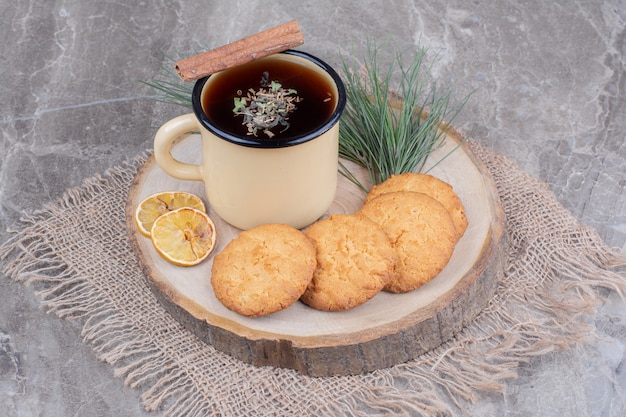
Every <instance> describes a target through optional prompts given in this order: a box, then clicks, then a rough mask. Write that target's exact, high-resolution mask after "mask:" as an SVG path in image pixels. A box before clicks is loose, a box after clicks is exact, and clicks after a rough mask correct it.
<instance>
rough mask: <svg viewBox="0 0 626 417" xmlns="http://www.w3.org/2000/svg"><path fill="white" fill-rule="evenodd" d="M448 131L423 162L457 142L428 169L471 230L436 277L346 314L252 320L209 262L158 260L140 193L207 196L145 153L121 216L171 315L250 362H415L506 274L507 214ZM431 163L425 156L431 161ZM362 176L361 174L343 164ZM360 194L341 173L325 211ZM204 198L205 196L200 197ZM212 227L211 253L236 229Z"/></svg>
mask: <svg viewBox="0 0 626 417" xmlns="http://www.w3.org/2000/svg"><path fill="white" fill-rule="evenodd" d="M199 141H200V139H199V136H197V135H191V136H190V137H187V138H186V139H184V140H182V141H181V142H179V143H178V144H177V145H175V147H174V150H173V153H174V155H175V157H177V158H179V159H181V160H184V161H186V162H190V163H198V162H199V161H198V160H197V159H196V158H198V156H197V155H198V154H199V153H198V152H197V149H198V147H199V146H200V142H199ZM461 142H462V138H461V136H460V135H459V134H458V133H457V132H455V131H454V130H451V131H450V132H449V134H448V137H447V139H446V144H445V146H444V147H443V148H442V149H440V150H438V151H437V152H436V153H434V154H433V155H432V156H431V160H429V162H428V164H427V166H430V165H434V163H435V162H436V161H438V160H439V159H440V158H441V157H442V156H443V155H446V154H447V153H448V152H449V151H450V150H452V149H454V147H456V146H458V145H459V144H460V147H459V148H458V149H457V150H456V151H455V152H454V153H452V155H451V156H450V157H448V158H447V159H446V160H445V161H444V162H442V163H441V164H438V165H437V166H435V167H434V168H433V170H432V171H430V172H429V173H430V174H432V175H434V176H436V177H438V178H441V179H442V180H444V181H446V182H449V183H450V184H451V185H452V186H453V187H454V189H455V191H456V192H457V194H458V195H459V197H460V198H461V201H462V202H463V204H464V206H465V209H466V213H467V217H468V220H469V227H468V229H467V231H466V233H465V236H464V237H463V238H462V239H461V240H460V241H459V243H458V244H457V247H456V249H455V252H454V254H453V256H452V259H451V260H450V263H449V264H448V266H447V267H446V268H445V269H444V270H443V271H442V272H441V274H439V276H437V277H436V278H435V279H434V280H433V281H431V282H430V283H428V284H426V285H424V286H423V287H421V288H419V289H417V290H415V291H412V292H410V293H407V294H389V293H380V294H378V295H377V296H375V297H374V298H373V299H372V300H370V301H368V302H367V303H365V304H364V305H362V306H359V307H357V308H355V309H352V310H349V311H345V312H321V311H317V310H314V309H311V308H309V307H307V306H305V305H304V304H303V303H301V302H297V303H296V304H294V305H293V306H291V307H289V308H288V309H286V310H283V311H281V312H278V313H274V314H271V315H269V316H266V317H260V318H255V319H250V318H247V317H243V316H239V315H238V314H236V313H234V312H232V311H230V310H227V309H226V308H225V307H224V306H223V305H221V304H220V303H219V301H218V300H217V299H216V298H215V296H214V294H213V293H212V288H211V284H210V271H211V264H212V258H210V259H209V260H207V261H206V262H205V263H203V264H201V265H199V266H196V267H193V268H181V267H176V266H173V265H170V264H168V263H167V262H165V261H164V260H162V259H161V258H160V257H159V256H158V254H156V252H155V251H154V249H153V248H152V247H151V242H150V241H149V239H147V238H145V237H143V236H142V235H141V234H140V233H139V232H138V231H137V230H136V227H135V226H134V219H133V215H134V210H135V207H136V206H137V204H138V203H139V202H140V201H141V200H142V199H143V198H145V197H146V196H148V195H150V194H152V193H154V192H157V191H166V190H184V191H189V192H193V193H196V194H198V195H200V196H201V197H203V198H204V195H205V193H204V187H203V184H202V183H199V182H190V181H179V180H176V179H174V178H171V177H169V176H167V175H166V174H165V173H163V171H161V169H160V168H159V167H158V166H157V165H156V163H155V161H154V159H153V158H150V159H149V160H148V161H147V162H146V163H145V164H144V166H143V167H142V168H141V170H140V172H139V173H138V175H137V177H136V179H135V181H134V184H133V186H132V188H131V192H130V194H129V198H128V203H127V208H126V213H127V229H128V234H129V237H130V241H131V244H132V247H133V249H134V251H135V252H136V255H137V257H138V259H139V262H140V264H141V266H142V268H143V270H144V272H145V274H146V281H147V282H148V285H149V286H150V287H151V288H152V290H153V292H154V294H155V295H156V297H157V298H158V299H159V300H160V302H161V303H162V304H163V305H164V307H165V308H166V309H167V310H168V311H169V312H170V313H171V314H172V316H173V317H174V318H175V319H176V320H178V321H179V322H180V323H182V324H183V325H185V326H186V327H187V328H188V329H189V330H190V331H191V332H193V333H194V334H196V335H197V336H198V337H199V338H200V339H201V340H203V341H204V342H206V343H208V344H211V345H212V346H214V347H215V348H216V349H218V350H220V351H222V352H225V353H227V354H229V355H231V356H233V357H236V358H238V359H240V360H242V361H244V362H247V363H250V364H254V365H257V366H266V365H268V366H276V367H282V368H292V369H295V370H297V371H299V372H301V373H303V374H306V375H312V376H331V375H350V374H359V373H363V372H368V371H372V370H375V369H380V368H384V367H389V366H393V365H395V364H398V363H402V362H406V361H408V360H411V359H414V358H416V357H418V356H419V355H421V354H423V353H424V352H427V351H429V350H431V349H434V348H436V347H437V346H439V345H441V344H442V343H444V342H445V341H447V340H448V339H450V338H451V337H452V336H454V335H455V334H456V333H458V332H459V331H460V330H461V329H462V328H463V327H464V326H466V325H467V324H468V323H470V322H471V321H472V320H474V318H475V317H476V316H477V315H478V314H479V313H480V311H481V310H482V309H483V308H484V307H485V305H486V304H487V302H488V301H489V299H490V298H491V297H492V295H493V294H494V292H495V289H496V287H497V283H498V279H499V277H501V276H502V275H503V271H504V267H505V261H506V238H505V232H504V223H505V219H504V215H503V212H502V210H501V207H500V204H499V201H498V195H497V191H496V189H495V185H494V183H493V181H492V180H491V178H490V177H489V174H488V172H487V170H486V168H485V167H484V166H483V165H482V163H481V162H480V161H479V160H478V159H477V158H476V157H475V155H473V154H472V152H471V151H470V150H469V148H468V147H467V146H465V145H464V144H462V143H461ZM431 161H432V162H431ZM347 165H348V166H349V167H350V169H351V171H352V172H353V173H355V175H356V176H357V177H359V178H360V179H361V180H363V181H365V180H366V177H367V175H366V172H364V170H363V169H362V168H360V167H357V166H356V165H352V164H349V163H347ZM364 197H365V196H364V195H363V193H362V192H360V191H359V190H358V189H357V187H356V186H354V185H353V184H352V183H350V182H349V181H348V180H346V179H345V178H344V177H342V176H339V181H338V188H337V196H336V198H335V201H334V202H333V205H332V206H331V207H330V209H329V210H328V213H327V215H329V214H332V213H349V212H354V211H356V210H357V209H358V208H359V207H360V206H361V204H362V202H363V199H364ZM205 203H206V201H205ZM209 215H210V216H211V217H212V218H213V220H214V221H215V223H216V229H217V234H218V244H217V247H216V249H215V252H214V253H219V252H220V251H221V250H222V249H223V247H224V246H225V245H226V244H227V243H228V242H229V241H230V240H231V239H232V238H234V237H235V236H236V235H237V233H238V231H239V230H238V229H235V228H233V227H231V226H229V225H228V224H226V223H224V222H223V221H221V219H220V218H219V217H218V216H217V215H216V214H215V213H212V212H211V210H210V208H209Z"/></svg>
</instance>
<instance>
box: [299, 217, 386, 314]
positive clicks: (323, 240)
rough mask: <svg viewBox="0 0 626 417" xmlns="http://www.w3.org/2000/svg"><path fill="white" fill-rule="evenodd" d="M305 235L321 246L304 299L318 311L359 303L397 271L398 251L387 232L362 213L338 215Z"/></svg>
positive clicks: (347, 307)
mask: <svg viewBox="0 0 626 417" xmlns="http://www.w3.org/2000/svg"><path fill="white" fill-rule="evenodd" d="M304 234H305V235H306V236H307V237H309V238H310V239H311V240H312V241H313V242H314V244H315V247H316V249H317V269H316V270H315V273H314V274H313V279H312V280H311V282H310V283H309V285H308V287H307V289H306V291H305V292H304V294H303V295H302V297H301V298H300V299H301V300H302V302H304V303H305V304H307V305H309V306H310V307H313V308H315V309H318V310H327V311H339V310H347V309H351V308H354V307H356V306H359V305H361V304H363V303H365V302H366V301H368V300H369V299H371V298H372V297H374V296H375V295H376V294H378V293H379V292H380V291H381V290H382V289H383V287H384V286H385V285H387V283H388V282H389V280H390V279H391V277H392V274H393V273H394V267H395V256H396V255H395V250H394V249H393V247H392V246H391V241H390V240H389V237H388V236H387V234H386V233H385V232H384V231H383V230H382V229H381V228H380V227H379V226H378V225H377V224H376V223H374V222H373V221H371V220H370V219H368V218H367V217H365V216H362V215H358V214H335V215H332V216H330V217H329V218H328V219H324V220H320V221H318V222H316V223H314V224H313V225H312V226H311V227H309V228H308V229H307V230H306V231H305V232H304Z"/></svg>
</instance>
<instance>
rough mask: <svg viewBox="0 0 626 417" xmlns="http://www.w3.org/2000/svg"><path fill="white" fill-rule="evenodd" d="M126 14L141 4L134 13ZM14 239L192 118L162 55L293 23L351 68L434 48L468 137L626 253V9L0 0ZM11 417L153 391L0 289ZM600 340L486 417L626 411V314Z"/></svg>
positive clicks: (547, 363) (604, 322)
mask: <svg viewBox="0 0 626 417" xmlns="http://www.w3.org/2000/svg"><path fill="white" fill-rule="evenodd" d="M125 3H127V4H125ZM0 14H1V15H2V16H3V19H2V24H0V38H1V39H3V42H2V43H1V44H0V50H1V52H0V68H1V69H2V75H3V82H2V83H1V84H0V98H1V100H0V132H1V138H0V154H1V155H2V157H1V159H0V241H4V240H5V239H7V238H8V236H9V235H8V233H7V232H6V231H5V230H6V228H7V227H9V226H11V225H15V224H16V222H17V221H18V219H19V217H20V215H21V213H22V212H24V211H31V210H34V209H37V208H39V207H41V206H42V205H43V204H45V203H47V202H49V201H52V200H55V199H57V198H58V197H59V196H61V194H62V193H63V191H64V190H66V189H67V188H69V187H75V186H79V185H80V183H81V181H82V180H83V179H84V178H87V177H92V176H94V175H96V174H99V173H102V172H104V171H105V170H106V169H107V168H109V167H111V166H115V165H118V164H120V163H122V162H123V161H125V160H126V159H128V158H130V157H132V156H134V155H137V154H140V153H142V152H143V151H144V150H146V149H149V148H151V146H152V137H153V135H154V132H155V129H156V127H157V126H159V125H160V124H162V123H163V122H164V121H166V120H168V119H169V118H171V117H174V116H176V115H179V114H181V112H183V111H184V110H182V109H181V108H179V107H175V106H172V105H167V104H163V103H157V102H155V101H154V100H152V99H151V97H152V96H153V95H154V94H155V91H153V90H152V89H151V88H149V87H147V86H146V85H144V84H142V83H140V82H139V80H147V79H150V78H151V77H152V76H153V74H155V72H156V71H158V70H159V67H160V66H161V65H163V64H164V63H167V61H166V60H165V58H164V55H166V56H187V55H189V54H192V53H194V52H198V51H201V50H204V49H207V48H210V47H215V46H219V45H222V44H224V43H228V42H231V41H234V40H236V39H239V38H241V37H243V36H245V35H249V34H251V33H253V32H256V31H259V30H262V29H265V28H267V27H270V26H274V25H276V24H279V23H283V22H285V21H288V20H292V19H297V20H298V21H299V22H300V25H301V27H302V30H303V32H304V34H305V45H304V47H303V48H302V49H304V50H306V51H308V52H311V53H313V54H315V55H318V56H319V57H321V58H322V59H324V60H326V61H327V62H329V63H330V64H331V65H334V66H337V67H339V64H340V62H341V56H342V55H343V56H344V58H346V59H348V60H349V61H350V62H351V63H352V62H353V63H358V61H359V59H362V57H363V56H364V53H365V50H366V48H367V42H368V39H376V40H385V41H387V42H389V44H390V45H392V46H393V48H394V49H397V50H404V49H406V48H409V50H410V49H411V48H415V46H416V45H417V44H420V45H422V46H426V47H429V48H430V49H431V51H432V52H433V53H435V54H438V56H439V60H438V61H437V62H436V63H435V65H434V67H433V71H434V74H435V76H436V77H437V79H438V80H440V81H441V82H444V83H449V84H450V85H454V86H455V89H456V93H457V95H458V96H459V97H460V96H463V95H465V94H467V93H469V92H470V91H473V90H476V91H475V92H474V94H473V96H472V98H471V99H470V101H469V102H468V104H467V105H466V107H465V109H464V110H463V112H462V113H461V115H460V116H459V117H458V119H457V120H456V123H455V125H456V126H457V127H458V128H460V129H463V130H464V131H466V132H470V134H471V136H472V137H473V138H474V139H476V140H478V141H480V142H482V143H484V144H486V145H488V146H489V147H491V148H492V149H494V150H496V151H498V152H501V153H504V154H506V155H508V156H510V157H511V158H513V159H514V160H515V161H516V162H517V163H518V164H519V165H521V166H522V167H523V168H525V169H526V170H527V171H528V172H530V173H531V174H532V175H534V176H536V177H538V178H539V179H541V180H542V181H544V182H546V183H547V184H548V186H549V187H550V188H551V189H552V190H553V191H554V193H555V194H556V196H557V198H558V199H559V201H561V202H562V203H563V204H564V205H565V206H566V207H567V208H568V209H569V210H571V211H572V212H573V213H574V215H575V216H576V217H577V218H578V219H580V221H582V222H583V223H585V224H587V225H590V226H592V227H594V228H596V229H597V230H598V232H599V234H600V235H601V236H602V238H603V239H604V240H605V241H606V242H607V243H608V244H609V245H611V246H613V247H616V248H620V249H622V250H624V249H625V248H626V191H625V182H626V141H625V138H626V70H625V67H626V62H625V61H626V3H625V2H624V1H620V0H612V1H602V2H594V1H584V0H580V1H565V0H560V1H556V2H545V1H540V0H531V1H513V0H511V1H479V0H475V1H471V2H467V1H444V0H429V1H422V0H412V1H411V0H406V1H388V2H375V1H359V2H357V1H333V0H318V1H315V2H313V1H310V2H305V1H243V0H241V1H228V2H226V1H206V2H196V1H190V0H178V1H137V2H117V1H93V0H91V1H77V0H65V1H55V2H47V1H43V0H38V1H37V0H31V1H28V0H24V1H19V2H10V1H7V0H4V1H1V2H0ZM0 294H2V302H0V317H1V318H0V410H2V411H0V414H2V415H4V416H54V417H56V416H59V417H60V416H86V417H89V416H112V415H119V416H130V415H132V416H142V415H152V414H150V413H146V412H145V411H143V409H142V407H141V405H140V399H139V395H140V392H138V391H135V390H133V389H131V388H127V387H124V386H123V383H122V381H120V380H118V379H115V378H114V376H113V372H112V369H111V368H110V367H109V366H108V365H106V364H104V363H101V362H99V361H98V360H96V359H95V357H94V356H93V354H92V353H91V351H90V348H89V347H88V346H86V345H84V344H83V343H82V342H81V338H80V325H79V324H78V323H76V322H72V321H66V320H59V319H57V318H56V317H54V316H50V315H46V313H45V311H43V310H42V309H41V308H40V307H39V302H38V300H37V299H36V297H35V296H34V294H33V291H32V289H30V288H25V287H23V286H22V285H20V284H16V283H14V282H12V281H10V280H8V279H6V278H5V277H1V278H0ZM594 324H595V326H596V328H597V330H598V334H599V335H600V336H601V337H599V338H597V337H590V338H589V340H588V341H587V342H588V343H587V344H584V345H581V346H580V347H578V348H575V349H571V350H568V351H558V352H554V353H551V354H548V355H545V356H542V357H538V358H536V359H534V360H532V361H531V362H529V363H528V364H525V365H524V366H523V367H522V368H521V369H520V370H519V373H520V378H519V379H517V380H515V381H512V382H511V383H510V384H509V386H508V388H507V390H506V392H504V393H493V394H485V395H482V396H481V397H480V398H479V400H478V401H477V403H476V404H475V405H474V409H473V414H475V415H481V416H504V415H506V416H615V417H617V416H623V415H626V360H625V359H626V353H625V352H626V306H625V304H624V303H623V302H622V301H621V300H619V298H617V297H615V296H611V302H610V303H609V304H607V305H606V306H605V307H603V308H602V309H601V311H600V312H599V313H598V315H597V317H596V318H595V319H594Z"/></svg>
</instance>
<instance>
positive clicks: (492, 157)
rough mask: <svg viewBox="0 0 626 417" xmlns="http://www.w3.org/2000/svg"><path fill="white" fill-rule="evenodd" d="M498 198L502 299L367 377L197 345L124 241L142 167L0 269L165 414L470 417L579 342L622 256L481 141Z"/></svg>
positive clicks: (622, 285)
mask: <svg viewBox="0 0 626 417" xmlns="http://www.w3.org/2000/svg"><path fill="white" fill-rule="evenodd" d="M469 143H470V146H471V148H472V150H473V151H474V152H475V153H476V154H477V155H478V156H479V158H480V159H481V160H482V161H483V162H484V164H485V165H486V166H487V168H488V169H489V171H490V172H491V174H492V176H493V178H494V180H495V183H496V185H497V188H498V193H499V196H500V198H501V202H502V205H503V209H504V212H505V214H506V220H507V232H508V235H509V252H508V268H507V270H506V274H505V277H504V279H503V280H502V282H500V283H499V288H498V290H497V293H496V295H495V296H494V298H493V299H492V300H491V302H490V303H489V305H488V306H487V308H486V309H485V310H484V311H483V313H482V314H480V315H479V316H478V317H477V319H476V320H475V321H474V322H473V323H472V324H471V325H470V326H468V327H467V328H466V329H464V330H463V331H462V332H461V333H460V334H458V335H457V336H456V337H455V338H454V339H453V340H450V341H449V342H447V343H445V344H444V345H443V346H441V347H439V348H438V349H436V350H434V351H431V352H429V353H427V354H425V355H423V356H422V357H420V358H419V359H417V360H413V361H411V362H408V363H405V364H400V365H397V366H394V367H391V368H388V369H383V370H379V371H375V372H372V373H368V374H364V375H359V376H346V377H328V378H314V377H307V376H302V375H300V374H298V373H297V372H295V371H292V370H285V369H275V368H271V367H263V368H257V367H254V366H252V365H247V364H244V363H241V362H239V361H237V360H235V359H232V358H231V357H229V356H228V355H226V354H223V353H221V352H218V351H216V350H214V349H213V348H212V347H211V346H208V345H206V344H204V343H203V342H201V341H199V340H198V339H197V338H196V337H195V336H194V335H193V334H191V333H190V332H189V331H187V330H186V329H185V328H183V326H182V325H180V324H179V323H177V322H176V320H174V319H173V318H172V317H171V316H170V315H169V314H168V313H167V312H166V311H165V310H164V309H163V308H162V307H161V305H160V304H159V303H158V301H157V300H156V299H155V297H154V295H153V294H152V293H151V291H150V290H149V289H148V287H147V285H146V283H145V281H144V276H143V274H142V271H141V269H140V267H139V264H138V262H137V260H136V258H135V256H134V255H133V252H132V250H131V247H130V244H129V241H128V239H127V237H126V229H125V217H124V216H125V214H124V206H125V202H126V199H127V194H128V191H129V187H130V185H131V183H132V181H133V179H134V176H135V174H136V172H137V170H138V168H139V167H140V166H141V164H142V163H143V162H144V161H145V160H146V157H147V156H142V157H140V158H138V159H137V160H135V161H132V162H129V163H127V164H124V165H122V166H119V167H116V168H114V169H111V170H109V171H108V172H107V173H106V174H105V175H104V176H98V177H96V178H91V179H88V180H86V181H85V182H84V184H83V185H82V186H81V187H80V188H77V189H71V190H68V191H67V192H66V193H65V195H64V196H63V197H62V199H61V200H60V201H57V202H55V203H53V204H49V205H47V206H45V207H43V209H41V210H39V211H37V212H34V213H30V214H29V215H27V216H26V217H25V218H24V219H23V222H24V224H23V225H19V228H21V230H17V231H14V233H15V234H14V236H12V238H11V239H10V240H9V241H7V242H5V243H4V244H3V245H2V246H1V247H0V258H2V260H3V270H4V272H5V273H6V274H8V275H9V276H10V277H12V278H14V279H15V280H18V281H21V282H24V283H26V284H33V287H34V288H35V289H36V291H37V294H38V295H39V297H40V298H41V300H42V303H43V304H44V306H45V307H46V308H47V309H48V310H49V311H51V312H54V313H56V314H57V315H58V316H59V317H63V318H67V319H78V320H80V321H81V323H82V325H83V330H82V337H83V339H84V341H85V343H87V344H89V345H90V346H91V347H92V348H93V350H94V352H95V354H96V356H97V357H98V358H100V359H101V360H103V361H106V362H107V363H109V364H111V365H112V366H113V367H114V373H115V376H117V377H121V378H123V379H124V382H125V384H128V385H130V386H132V387H137V388H138V389H141V390H143V395H142V397H141V398H142V401H143V404H144V406H145V408H146V409H147V410H158V411H159V413H161V415H163V416H176V417H180V416H209V415H224V416H229V415H238V416H239V415H255V416H264V415H277V416H296V415H297V416H338V415H343V416H348V415H350V416H365V415H367V416H374V415H398V414H400V415H415V416H422V415H424V416H426V415H452V414H465V413H466V406H467V404H468V402H471V401H473V400H474V399H475V398H476V394H477V393H478V392H479V391H481V390H502V389H503V388H504V387H505V385H506V381H507V380H508V379H510V378H515V376H516V368H518V366H519V365H520V363H522V362H524V361H527V360H528V359H529V358H531V357H534V356H537V355H541V354H544V353H547V352H550V351H553V350H555V349H557V348H566V347H568V346H571V345H573V344H576V343H580V342H581V339H582V337H583V336H585V335H588V333H589V332H590V331H591V329H590V326H589V325H588V323H589V318H590V315H592V314H593V312H594V307H596V306H597V305H598V304H599V303H601V302H602V299H603V295H606V294H607V293H608V291H607V290H606V289H612V290H615V291H618V292H619V293H620V294H624V291H625V290H626V279H625V276H624V269H623V266H624V263H625V262H624V256H623V254H621V253H618V252H617V251H615V250H611V249H610V248H609V247H607V246H606V245H605V244H604V243H603V241H602V240H601V239H600V237H599V236H598V235H597V233H596V232H595V231H594V230H592V229H591V228H589V227H586V226H584V225H581V224H580V223H579V222H578V221H577V220H576V219H575V218H574V217H573V216H572V214H571V213H569V212H568V211H567V210H566V209H565V208H564V207H563V206H561V205H560V204H559V203H558V202H557V201H556V199H555V197H554V196H553V194H552V193H551V192H550V191H549V189H548V188H547V187H546V185H545V184H543V183H540V182H538V181H537V180H536V179H534V178H532V177H531V176H530V175H528V174H527V173H525V172H524V171H523V170H521V169H520V168H519V167H518V166H516V165H515V164H514V163H512V161H511V160H510V159H508V158H506V157H504V156H502V155H498V154H494V153H492V152H491V151H488V150H487V149H485V148H484V147H482V146H480V145H478V144H477V143H476V142H473V141H471V140H470V141H469Z"/></svg>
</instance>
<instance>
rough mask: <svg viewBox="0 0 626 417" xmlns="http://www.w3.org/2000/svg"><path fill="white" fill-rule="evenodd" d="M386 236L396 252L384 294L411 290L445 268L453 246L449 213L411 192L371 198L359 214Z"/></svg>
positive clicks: (440, 206) (454, 239)
mask: <svg viewBox="0 0 626 417" xmlns="http://www.w3.org/2000/svg"><path fill="white" fill-rule="evenodd" d="M359 212H360V213H362V214H363V215H365V216H367V217H369V218H370V219H372V220H373V221H374V222H375V223H377V224H378V225H379V226H380V227H381V228H382V229H383V230H384V231H385V233H387V235H388V236H389V238H390V239H391V244H392V245H393V247H394V248H395V250H396V254H397V264H396V274H395V276H394V277H393V278H392V280H391V281H390V282H389V284H387V285H386V286H385V288H384V290H385V291H389V292H394V293H403V292H408V291H412V290H414V289H416V288H418V287H420V286H421V285H423V284H425V283H427V282H428V281H430V280H431V279H433V278H434V277H435V276H437V274H439V272H441V270H442V269H443V268H444V267H445V266H446V265H447V263H448V261H449V260H450V257H451V256H452V252H453V251H454V246H455V244H456V241H457V239H456V230H455V227H454V222H453V221H452V217H451V216H450V213H448V211H447V210H446V208H445V207H444V206H443V205H442V204H441V203H440V202H438V201H437V200H435V199H434V198H432V197H430V196H428V195H426V194H424V193H416V192H411V191H400V192H398V191H397V192H390V193H385V194H381V195H379V196H378V197H376V198H372V199H370V200H369V201H368V202H367V203H365V204H364V205H363V207H362V208H361V210H360V211H359Z"/></svg>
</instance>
